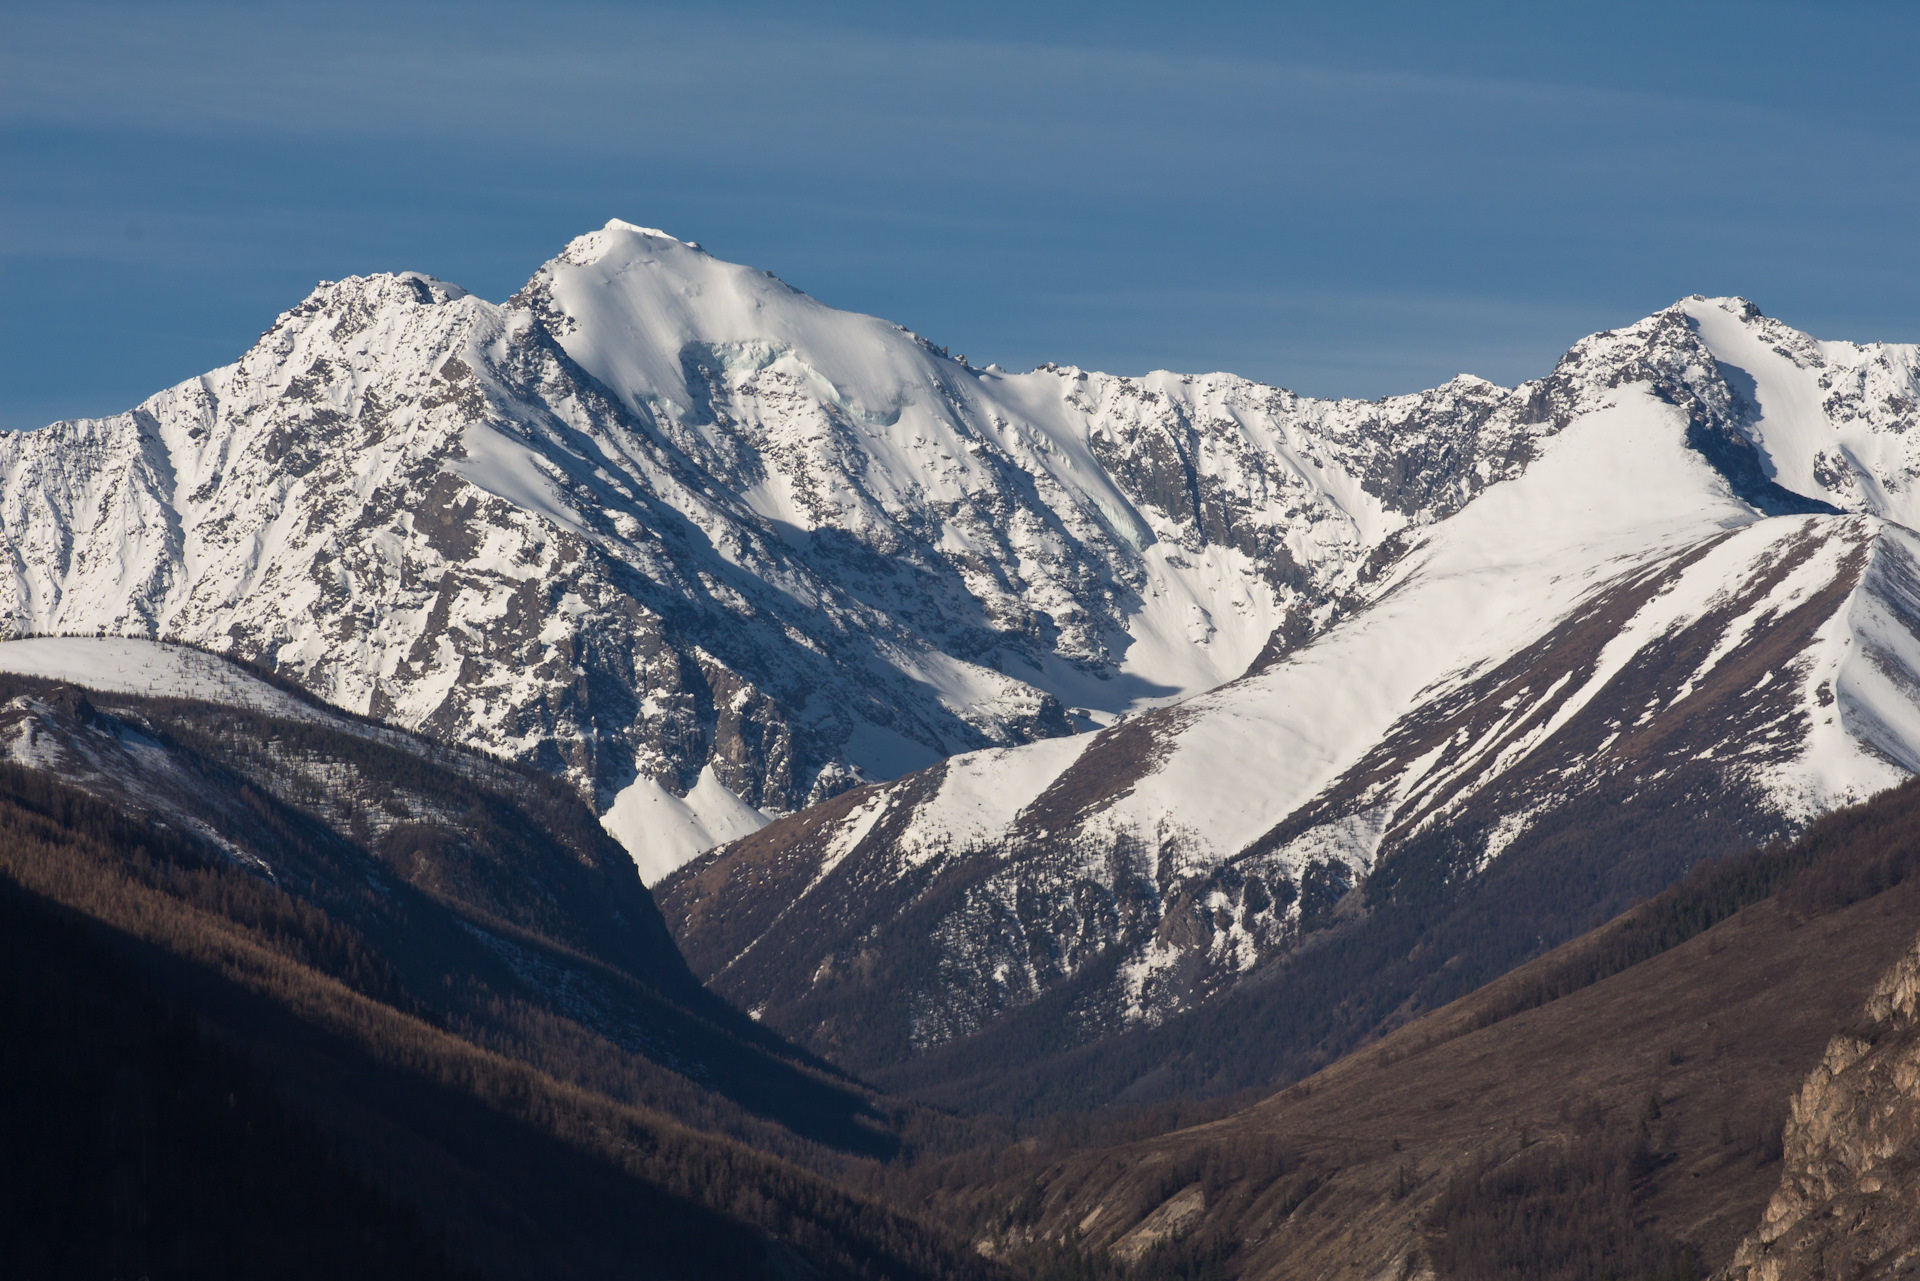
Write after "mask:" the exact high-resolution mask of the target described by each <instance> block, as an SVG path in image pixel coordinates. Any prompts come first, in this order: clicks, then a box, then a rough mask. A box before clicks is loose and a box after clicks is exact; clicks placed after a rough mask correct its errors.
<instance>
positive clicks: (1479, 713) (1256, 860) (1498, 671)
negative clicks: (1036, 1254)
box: [659, 298, 1920, 1062]
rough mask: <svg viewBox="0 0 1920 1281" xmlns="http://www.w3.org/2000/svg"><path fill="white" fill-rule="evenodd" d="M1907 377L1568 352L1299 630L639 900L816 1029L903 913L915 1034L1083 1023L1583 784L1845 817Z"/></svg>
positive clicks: (751, 988) (1905, 736) (1885, 359)
mask: <svg viewBox="0 0 1920 1281" xmlns="http://www.w3.org/2000/svg"><path fill="white" fill-rule="evenodd" d="M1917 367H1920V361H1917V360H1916V350H1915V349H1914V348H1911V347H1889V346H1874V347H1859V346H1854V345H1852V344H1840V343H1815V342H1813V341H1812V340H1810V339H1807V338H1805V337H1804V336H1802V335H1798V334H1795V333H1794V332H1793V331H1791V330H1788V329H1786V328H1785V327H1784V326H1781V325H1779V324H1778V323H1777V322H1775V321H1771V320H1768V319H1766V318H1764V317H1761V316H1760V315H1759V314H1758V312H1757V311H1755V310H1754V309H1753V308H1752V307H1751V306H1750V305H1748V304H1746V303H1744V302H1742V301H1740V300H1727V301H1718V300H1706V299H1698V298H1696V299H1689V300H1686V301H1684V302H1682V303H1680V304H1677V305H1676V306H1675V307H1673V308H1671V309H1669V310H1667V311H1665V312H1662V313H1660V314H1658V315H1656V316H1653V317H1650V318H1648V319H1647V320H1646V321H1643V322H1641V323H1639V324H1637V325H1635V326H1632V327H1631V328H1628V329H1623V330H1619V331H1615V332H1611V333H1605V334H1599V335H1595V336H1594V337H1592V338H1590V339H1587V340H1585V341H1583V342H1582V343H1581V344H1579V345H1578V346H1576V347H1575V348H1574V349H1573V350H1572V351H1571V352H1569V353H1568V355H1567V357H1566V358H1565V359H1563V360H1562V362H1561V363H1560V365H1559V367H1558V368H1557V369H1556V370H1555V372H1554V373H1553V375H1552V376H1551V377H1550V378H1548V379H1547V380H1544V381H1543V382H1541V383H1537V384H1529V385H1527V386H1524V387H1522V388H1519V389H1516V391H1514V392H1513V393H1510V395H1511V398H1512V401H1513V402H1516V403H1520V404H1526V405H1530V406H1531V407H1532V412H1530V413H1529V414H1528V415H1527V416H1526V417H1527V418H1530V419H1531V420H1532V421H1533V422H1534V423H1535V424H1537V426H1536V431H1535V435H1534V436H1532V437H1531V438H1529V440H1528V445H1529V448H1530V454H1529V461H1528V462H1527V464H1526V465H1525V467H1524V468H1523V469H1521V470H1519V472H1518V474H1517V475H1513V476H1511V478H1509V479H1505V480H1503V481H1501V482H1500V483H1497V484H1492V485H1489V486H1487V487H1485V488H1484V489H1483V490H1481V491H1480V492H1479V493H1478V494H1477V496H1474V497H1472V498H1471V501H1469V502H1467V503H1466V504H1465V505H1464V506H1463V507H1461V508H1460V510H1459V511H1458V512H1457V513H1455V514H1452V515H1449V516H1447V517H1445V518H1444V519H1439V520H1435V521H1427V522H1421V523H1417V524H1414V525H1411V526H1410V527H1408V528H1406V529H1405V530H1403V531H1402V532H1401V533H1400V534H1399V535H1398V536H1396V538H1395V539H1394V540H1393V542H1392V543H1390V544H1385V545H1384V546H1387V547H1388V548H1389V550H1390V552H1391V559H1390V560H1387V561H1385V562H1384V563H1383V564H1382V565H1381V566H1380V567H1379V570H1378V572H1377V574H1376V573H1372V572H1369V573H1365V574H1362V575H1361V576H1360V577H1361V581H1359V582H1358V583H1357V584H1356V586H1355V587H1354V589H1353V591H1352V592H1351V594H1350V595H1348V596H1347V597H1346V598H1345V599H1344V600H1343V601H1342V602H1341V604H1340V607H1339V608H1338V609H1337V610H1335V611H1333V612H1332V614H1331V615H1330V616H1329V617H1328V618H1327V619H1326V620H1325V621H1324V622H1323V623H1322V624H1321V626H1320V628H1319V630H1318V632H1317V634H1314V635H1312V636H1311V637H1308V638H1302V639H1301V641H1300V642H1299V643H1297V644H1296V645H1294V646H1293V647H1292V648H1290V649H1287V650H1285V651H1284V652H1282V651H1281V649H1280V647H1276V649H1275V650H1274V651H1271V652H1270V653H1269V654H1268V655H1267V656H1266V657H1265V658H1264V659H1263V660H1262V661H1261V662H1260V663H1259V664H1257V665H1256V669H1255V670H1253V671H1251V672H1249V673H1248V674H1246V675H1245V676H1243V677H1241V678H1240V679H1238V680H1236V681H1234V682H1231V683H1229V684H1226V685H1224V686H1221V687H1220V688H1217V689H1215V690H1213V691H1211V692H1208V693H1205V694H1202V695H1199V696H1197V697H1194V698H1190V699H1188V700H1185V701H1183V702H1181V703H1179V704H1177V705H1174V706H1170V707H1163V708H1160V709H1157V710H1150V711H1146V712H1143V713H1141V714H1139V715H1137V716H1135V717H1133V718H1130V719H1129V720H1127V721H1126V722H1125V723H1123V724H1120V725H1117V726H1114V727H1111V728H1108V729H1105V730H1103V731H1102V732H1100V733H1099V734H1097V735H1090V736H1087V737H1085V738H1084V739H1082V740H1079V741H1078V742H1076V743H1075V744H1073V746H1072V747H1071V748H1070V749H1068V750H1062V749H1060V748H1056V747H1054V746H1052V745H1044V746H1039V745H1037V746H1032V747H1025V748H1019V749H1015V750H1012V751H998V752H990V753H977V754H973V755H967V756H960V757H955V758H953V759H950V760H948V761H947V762H945V763H944V764H942V765H939V766H936V767H934V768H932V769H930V770H928V771H924V772H922V773H920V774H915V775H911V776H908V777H906V778H903V779H900V780H898V781H897V782H895V783H892V784H889V785H887V786H885V787H882V788H877V789H873V790H869V791H863V792H859V793H856V794H854V795H853V796H851V797H847V798H844V799H842V800H840V801H836V802H835V803H834V805H833V806H831V807H827V808H825V809H823V810H821V811H817V812H815V813H812V814H807V815H801V816H797V817H795V818H793V819H788V820H784V821H782V822H781V823H778V824H776V825H774V826H772V827H770V828H768V829H766V830H765V831H763V832H761V833H759V834H757V835H755V836H752V837H750V838H748V839H746V840H742V841H739V842H737V843H736V844H734V845H732V846H730V847H728V848H726V849H722V850H719V851H716V852H714V853H712V854H710V855H708V856H706V857H704V858H703V859H701V860H699V861H697V862H695V863H694V864H693V865H691V866H689V867H688V868H686V869H685V870H684V871H683V872H681V873H679V874H677V875H676V876H675V877H673V878H671V879H669V880H668V881H667V882H666V883H665V884H664V885H662V886H661V887H660V890H659V893H660V896H661V901H662V904H663V907H664V908H665V909H666V910H667V911H668V914H669V919H670V920H672V921H674V922H675V928H676V931H677V933H678V934H679V936H680V939H681V943H682V946H683V948H684V949H685V950H686V951H687V952H688V954H689V956H690V957H691V958H692V959H693V961H694V964H695V968H696V970H698V971H700V972H702V973H703V974H705V975H707V976H709V977H711V978H712V979H714V980H715V981H716V982H717V983H718V984H719V985H720V986H721V988H722V990H725V991H727V992H729V994H730V995H732V996H734V997H735V998H736V999H738V1000H740V1001H742V1002H744V1003H747V1004H749V1005H751V1006H753V1007H755V1008H760V1009H762V1010H763V1011H765V1012H766V1017H768V1018H769V1019H771V1020H773V1021H774V1022H776V1023H777V1024H780V1025H781V1026H785V1027H787V1028H788V1030H789V1031H792V1032H795V1033H796V1034H799V1035H803V1036H811V1037H816V1038H817V1037H819V1036H822V1035H825V1033H824V1032H822V1030H821V1029H822V1028H825V1027H826V1026H827V1023H826V1022H822V1023H821V1024H820V1025H819V1027H815V1026H812V1025H811V1024H810V1023H809V1022H808V1020H813V1019H819V1020H828V1019H830V1018H831V1017H832V1012H833V1011H834V1010H837V1009H840V1008H842V1007H843V1006H844V1007H845V1008H847V1009H852V1008H853V1004H851V1003H854V1002H855V998H854V997H853V996H844V997H836V996H832V995H830V994H831V993H832V992H833V991H834V990H835V987H836V985H842V986H845V985H849V984H851V985H853V986H856V987H857V986H858V984H859V983H860V982H861V981H862V980H860V979H859V978H858V976H859V975H861V974H865V973H872V972H876V971H877V970H878V971H886V970H888V967H889V963H888V961H887V960H886V959H884V958H882V957H881V956H880V948H881V946H882V945H881V944H878V943H876V942H875V940H876V939H877V938H882V937H885V932H886V931H887V930H889V929H892V928H893V922H895V921H903V922H904V921H908V920H911V921H912V922H913V925H912V929H911V930H910V931H908V932H907V933H908V934H909V935H910V936H911V938H910V939H909V940H908V942H905V943H902V944H901V946H912V947H920V946H921V944H920V943H919V942H918V941H917V940H922V939H925V938H926V937H927V935H928V933H929V932H931V935H932V938H933V939H934V945H933V950H934V954H935V960H934V962H932V963H929V962H928V961H927V958H925V957H920V958H918V959H917V960H916V961H915V962H914V963H913V964H912V965H907V964H905V963H902V964H901V965H900V966H899V967H897V968H896V969H894V970H892V971H891V972H892V973H893V974H894V976H895V979H897V980H898V985H900V986H902V987H903V988H904V990H891V989H889V990H886V991H884V992H883V991H879V990H877V989H876V990H875V991H874V992H873V993H870V994H868V996H867V997H863V998H861V999H867V1000H870V1002H871V1003H872V1004H873V1005H874V1007H875V1008H878V1007H879V1005H881V1004H884V1003H892V1004H894V1005H895V1006H897V1007H898V1009H899V1015H898V1017H899V1023H900V1026H901V1027H902V1028H903V1029H905V1030H903V1031H902V1032H901V1033H900V1034H899V1035H900V1036H901V1037H902V1038H903V1041H902V1043H903V1044H905V1043H907V1042H909V1041H910V1043H911V1044H912V1045H913V1046H915V1047H917V1048H919V1049H922V1050H924V1049H926V1048H928V1047H931V1046H936V1045H939V1044H941V1043H942V1042H944V1041H947V1040H950V1039H952V1038H955V1037H958V1036H962V1035H965V1034H967V1033H970V1032H974V1031H977V1030H979V1029H981V1028H982V1027H985V1026H987V1025H989V1024H991V1023H992V1022H993V1021H994V1020H995V1019H998V1018H1000V1017H1003V1016H1004V1015H1006V1014H1007V1013H1008V1012H1010V1011H1013V1010H1016V1009H1018V1008H1020V1007H1022V1006H1023V1005H1026V1004H1028V1003H1030V1002H1032V1001H1034V1000H1037V999H1038V998H1039V997H1041V996H1042V995H1044V994H1046V993H1049V992H1051V991H1053V990H1055V989H1056V988H1062V987H1063V985H1066V984H1069V983H1073V984H1076V986H1075V987H1074V988H1073V991H1075V992H1076V993H1078V995H1077V996H1075V997H1074V1004H1073V1006H1072V1008H1073V1010H1074V1011H1075V1012H1076V1013H1075V1015H1074V1017H1076V1018H1083V1019H1085V1020H1087V1021H1088V1022H1089V1023H1090V1024H1100V1023H1101V1020H1103V1019H1109V1018H1117V1019H1119V1020H1121V1021H1123V1022H1124V1021H1139V1020H1147V1021H1153V1020H1156V1019H1158V1018H1160V1017H1163V1016H1164V1015H1165V1014H1166V1013H1167V1012H1169V1011H1171V1010H1174V1009H1178V1008H1181V1007H1183V1006H1185V1005H1187V1004H1189V1003H1190V1002H1192V1001H1194V1000H1196V999H1199V998H1201V997H1203V996H1205V995H1206V994H1207V993H1209V992H1213V991H1218V990H1219V989H1220V988H1221V987H1222V986H1223V985H1226V984H1230V983H1231V982H1233V981H1234V980H1235V979H1236V978H1237V976H1239V975H1241V974H1244V973H1246V972H1249V971H1251V970H1253V969H1254V968H1256V967H1258V966H1260V965H1262V964H1264V963H1266V962H1268V961H1271V960H1273V959H1275V958H1277V957H1280V956H1282V955H1284V954H1286V953H1288V952H1289V951H1291V950H1292V949H1293V948H1294V947H1296V946H1298V944H1299V943H1300V942H1301V941H1302V939H1303V937H1304V935H1305V933H1307V932H1310V931H1311V930H1312V929H1314V928H1319V927H1324V926H1325V925H1326V924H1328V923H1329V922H1330V920H1331V917H1329V916H1328V915H1327V914H1328V913H1331V912H1333V911H1334V910H1335V908H1336V906H1337V905H1338V904H1339V902H1340V900H1341V899H1342V898H1343V896H1344V895H1345V894H1346V892H1347V890H1348V889H1349V888H1351V887H1355V886H1361V885H1364V884H1365V883H1366V882H1367V879H1368V878H1369V877H1370V876H1372V875H1373V874H1374V873H1375V872H1376V871H1378V870H1379V869H1381V868H1383V867H1386V868H1389V869H1390V871H1391V873H1392V875H1394V876H1407V875H1412V874H1413V873H1412V872H1409V871H1408V870H1407V869H1408V868H1415V869H1416V870H1419V871H1420V872H1421V874H1422V875H1426V874H1428V872H1427V871H1426V869H1434V871H1433V872H1432V873H1431V874H1433V875H1438V876H1442V877H1443V878H1446V879H1458V878H1462V877H1471V876H1473V875H1475V874H1476V873H1477V872H1479V871H1480V870H1482V869H1484V868H1485V867H1487V866H1488V864H1489V863H1490V862H1491V861H1492V860H1495V859H1498V858H1502V857H1506V856H1509V855H1511V854H1512V853H1514V852H1515V851H1519V850H1524V849H1527V848H1528V847H1529V843H1530V842H1531V843H1532V845H1533V847H1535V848H1544V846H1542V845H1541V842H1543V841H1549V840H1565V839H1568V838H1567V833H1566V824H1567V823H1568V822H1572V821H1574V820H1573V819H1572V818H1570V817H1569V816H1572V815H1575V814H1576V813H1579V812H1580V809H1579V807H1580V806H1582V805H1584V804H1587V803H1588V800H1589V798H1598V800H1599V801H1600V802H1603V803H1604V804H1605V805H1609V806H1614V807H1615V808H1616V809H1617V808H1619V807H1621V806H1630V805H1631V804H1632V803H1634V802H1635V801H1636V800H1639V799H1643V798H1644V799H1645V800H1646V801H1647V802H1648V803H1650V804H1654V803H1657V806H1663V807H1670V809H1671V812H1672V813H1673V814H1674V819H1673V822H1672V826H1674V827H1676V828H1683V827H1684V824H1685V823H1686V822H1688V821H1691V820H1692V818H1693V816H1694V815H1695V814H1696V813H1698V812H1702V811H1704V810H1705V809H1706V808H1707V807H1709V806H1710V805H1732V806H1733V808H1734V811H1735V812H1737V813H1738V814H1739V815H1740V816H1741V817H1740V821H1741V822H1742V823H1743V824H1745V827H1743V828H1742V830H1748V831H1751V832H1753V833H1755V834H1756V835H1758V834H1765V833H1768V832H1774V831H1786V830H1791V829H1793V828H1795V827H1797V826H1799V825H1801V824H1803V823H1805V822H1806V821H1807V820H1808V819H1809V818H1811V817H1813V816H1814V815H1816V814H1818V813H1821V812H1823V811H1825V810H1827V809H1830V808H1832V807H1834V806H1836V805H1839V804H1843V803H1846V802H1849V801H1852V800H1858V799H1863V798H1864V797H1865V796H1867V795H1868V794H1870V793H1872V792H1874V791H1877V790H1879V789H1881V788H1883V787H1886V786H1888V785H1890V784H1892V783H1894V782H1896V781H1898V780H1899V779H1901V778H1903V777H1905V776H1906V775H1907V774H1909V773H1911V772H1913V771H1914V770H1916V769H1920V701H1917V700H1920V536H1916V535H1915V534H1914V533H1913V532H1912V531H1911V530H1910V529H1909V528H1908V526H1907V523H1906V522H1907V520H1908V518H1909V513H1908V511H1907V509H1906V506H1905V504H1907V503H1909V502H1910V501H1912V499H1911V494H1912V492H1913V484H1914V482H1915V480H1916V479H1920V456H1916V455H1911V454H1910V453H1909V450H1910V448H1912V446H1910V444H1909V442H1910V441H1912V440H1914V439H1916V438H1920V437H1916V436H1915V435H1913V434H1912V429H1913V428H1915V427H1920V377H1917V376H1916V369H1917ZM1835 459H1840V460H1843V461H1844V464H1845V465H1844V466H1843V465H1842V464H1841V463H1840V462H1835V461H1834V460H1835ZM1823 460H1824V461H1823ZM1582 821H1584V820H1582ZM1416 856H1417V857H1416ZM1396 857H1398V858H1399V862H1398V863H1397V864H1396V863H1395V862H1394V859H1395V858H1396ZM1382 892H1386V891H1385V890H1382ZM1358 906H1359V902H1358V900H1356V901H1355V902H1354V903H1351V904H1349V905H1348V906H1347V908H1346V909H1343V910H1349V911H1350V910H1355V909H1357V908H1358ZM903 937H905V936H903ZM1116 956H1117V957H1118V958H1119V959H1118V962H1117V963H1116ZM855 957H863V958H865V959H864V960H862V961H861V962H860V964H859V965H857V966H856V965H853V964H852V961H853V959H854V958H855ZM1089 967H1094V968H1091V969H1090V968H1089ZM903 974H904V975H908V976H910V977H907V978H900V977H899V976H900V975H903ZM1103 976H1104V977H1103ZM890 981H892V980H890ZM849 990H851V989H849ZM836 1002H838V1003H837V1004H836ZM1060 1017H1065V1016H1060ZM820 1043H821V1044H825V1042H820ZM877 1045H878V1042H874V1043H873V1044H865V1045H861V1046H857V1047H856V1046H853V1045H851V1044H850V1043H849V1044H848V1045H847V1046H845V1047H842V1048H843V1050H844V1052H846V1053H849V1054H851V1055H853V1057H854V1058H855V1059H856V1060H859V1059H861V1058H862V1057H863V1056H865V1057H866V1058H867V1059H868V1060H869V1061H874V1062H877V1061H881V1060H883V1059H884V1058H885V1057H886V1054H887V1053H897V1051H886V1052H884V1053H883V1052H882V1050H880V1049H878V1048H876V1046H877Z"/></svg>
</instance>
